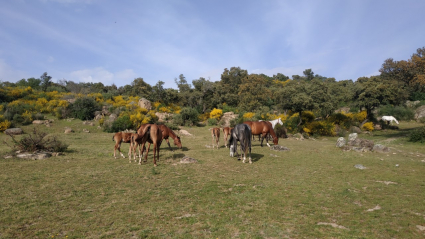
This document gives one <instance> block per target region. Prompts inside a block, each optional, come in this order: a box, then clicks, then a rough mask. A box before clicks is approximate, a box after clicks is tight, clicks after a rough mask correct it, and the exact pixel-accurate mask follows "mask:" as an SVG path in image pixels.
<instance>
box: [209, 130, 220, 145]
mask: <svg viewBox="0 0 425 239" xmlns="http://www.w3.org/2000/svg"><path fill="white" fill-rule="evenodd" d="M210 130H211V137H212V145H213V149H214V145H217V149H218V141H219V140H220V128H211V129H210ZM214 139H215V143H214Z"/></svg>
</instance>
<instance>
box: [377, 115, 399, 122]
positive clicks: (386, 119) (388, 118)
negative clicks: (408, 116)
mask: <svg viewBox="0 0 425 239" xmlns="http://www.w3.org/2000/svg"><path fill="white" fill-rule="evenodd" d="M381 120H383V121H385V122H387V123H388V124H390V123H391V122H393V121H394V122H396V124H398V121H397V119H396V118H395V117H394V116H382V118H381Z"/></svg>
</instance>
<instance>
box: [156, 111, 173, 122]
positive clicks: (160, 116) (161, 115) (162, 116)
mask: <svg viewBox="0 0 425 239" xmlns="http://www.w3.org/2000/svg"><path fill="white" fill-rule="evenodd" d="M155 115H156V117H158V121H159V122H164V121H166V119H167V118H169V117H170V116H171V115H172V114H170V113H160V112H156V113H155Z"/></svg>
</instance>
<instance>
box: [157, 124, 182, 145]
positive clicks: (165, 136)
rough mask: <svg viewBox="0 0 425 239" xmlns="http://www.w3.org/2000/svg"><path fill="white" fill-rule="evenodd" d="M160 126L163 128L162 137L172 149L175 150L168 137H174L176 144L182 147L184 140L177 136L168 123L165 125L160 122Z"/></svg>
mask: <svg viewBox="0 0 425 239" xmlns="http://www.w3.org/2000/svg"><path fill="white" fill-rule="evenodd" d="M158 127H159V128H160V129H161V133H162V139H165V141H167V144H168V147H169V148H170V150H171V151H174V150H173V149H172V148H171V146H170V142H169V141H168V137H171V138H173V140H174V145H176V146H177V147H178V148H179V149H181V148H182V142H181V140H180V137H179V136H177V135H176V134H175V133H174V132H173V131H172V130H171V129H170V128H168V127H167V126H166V125H163V124H159V125H158Z"/></svg>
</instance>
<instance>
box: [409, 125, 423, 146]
mask: <svg viewBox="0 0 425 239" xmlns="http://www.w3.org/2000/svg"><path fill="white" fill-rule="evenodd" d="M409 141H410V142H421V143H423V142H425V127H420V128H418V129H415V130H413V131H412V132H411V133H410V135H409Z"/></svg>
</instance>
